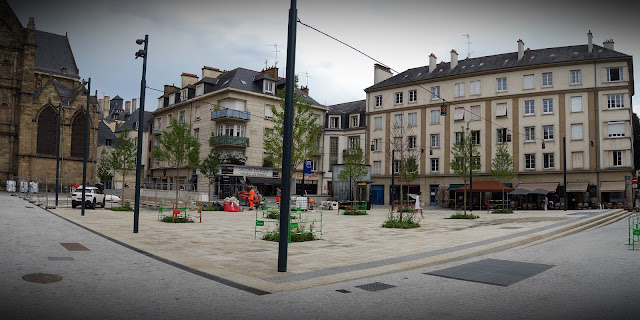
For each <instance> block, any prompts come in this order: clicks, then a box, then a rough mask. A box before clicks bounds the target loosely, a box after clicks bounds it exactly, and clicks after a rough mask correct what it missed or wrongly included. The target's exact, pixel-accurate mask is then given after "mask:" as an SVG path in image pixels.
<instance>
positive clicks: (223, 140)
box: [210, 136, 249, 147]
mask: <svg viewBox="0 0 640 320" xmlns="http://www.w3.org/2000/svg"><path fill="white" fill-rule="evenodd" d="M210 142H211V144H212V145H214V146H235V147H248V146H249V138H245V137H234V136H215V137H211V140H210Z"/></svg>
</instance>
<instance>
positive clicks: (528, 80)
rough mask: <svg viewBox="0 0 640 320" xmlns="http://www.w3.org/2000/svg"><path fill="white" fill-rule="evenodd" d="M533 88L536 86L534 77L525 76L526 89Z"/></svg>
mask: <svg viewBox="0 0 640 320" xmlns="http://www.w3.org/2000/svg"><path fill="white" fill-rule="evenodd" d="M533 86H534V78H533V75H526V76H524V88H525V89H533Z"/></svg>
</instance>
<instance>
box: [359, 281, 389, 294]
mask: <svg viewBox="0 0 640 320" xmlns="http://www.w3.org/2000/svg"><path fill="white" fill-rule="evenodd" d="M395 287H396V286H392V285H390V284H386V283H382V282H373V283H367V284H363V285H361V286H356V288H360V289H362V290H367V291H371V292H375V291H380V290H385V289H389V288H395Z"/></svg>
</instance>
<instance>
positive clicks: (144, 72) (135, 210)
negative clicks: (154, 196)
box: [123, 35, 149, 233]
mask: <svg viewBox="0 0 640 320" xmlns="http://www.w3.org/2000/svg"><path fill="white" fill-rule="evenodd" d="M137 43H138V44H140V43H139V41H137ZM148 45H149V35H145V36H144V55H143V56H142V81H141V82H140V108H138V155H137V158H136V189H135V205H134V208H133V233H138V221H139V220H140V182H141V180H142V135H143V134H144V125H145V119H144V93H145V91H146V88H147V80H146V78H147V53H148V51H147V46H148ZM139 53H140V52H139V51H138V53H137V54H136V58H138V56H139ZM123 187H124V186H123Z"/></svg>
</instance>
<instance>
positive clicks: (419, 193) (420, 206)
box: [413, 191, 424, 218]
mask: <svg viewBox="0 0 640 320" xmlns="http://www.w3.org/2000/svg"><path fill="white" fill-rule="evenodd" d="M421 194H422V192H419V191H418V194H417V195H416V206H415V209H416V210H415V211H413V213H417V212H418V210H420V217H422V218H424V215H423V214H422V205H421V204H420V195H421Z"/></svg>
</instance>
